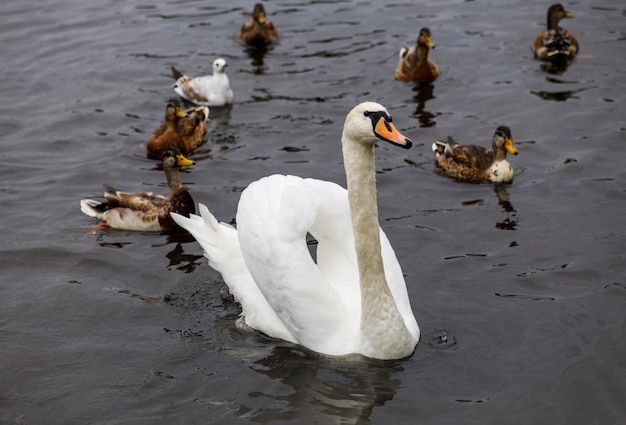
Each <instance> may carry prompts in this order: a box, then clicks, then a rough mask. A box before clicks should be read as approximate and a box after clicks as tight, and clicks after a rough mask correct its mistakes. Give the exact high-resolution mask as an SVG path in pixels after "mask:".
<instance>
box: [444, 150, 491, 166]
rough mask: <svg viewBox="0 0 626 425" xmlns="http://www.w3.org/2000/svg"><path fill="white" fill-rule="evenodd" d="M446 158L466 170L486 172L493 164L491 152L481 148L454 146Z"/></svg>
mask: <svg viewBox="0 0 626 425" xmlns="http://www.w3.org/2000/svg"><path fill="white" fill-rule="evenodd" d="M446 156H448V157H449V158H452V159H453V160H454V161H455V162H456V163H458V164H459V165H462V166H464V167H467V168H472V169H477V170H486V169H487V168H489V167H490V166H491V164H492V163H493V158H494V157H493V152H492V151H491V150H489V149H486V148H484V147H482V146H474V145H456V146H454V147H453V148H452V149H450V150H449V151H448V152H446Z"/></svg>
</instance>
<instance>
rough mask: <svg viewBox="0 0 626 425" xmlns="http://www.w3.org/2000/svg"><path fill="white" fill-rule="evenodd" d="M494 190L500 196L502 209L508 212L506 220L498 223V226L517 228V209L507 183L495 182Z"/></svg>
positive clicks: (500, 227) (509, 228) (499, 200)
mask: <svg viewBox="0 0 626 425" xmlns="http://www.w3.org/2000/svg"><path fill="white" fill-rule="evenodd" d="M493 190H494V191H495V192H496V196H497V197H498V204H500V206H501V207H502V210H503V211H504V212H506V213H507V214H508V215H507V217H506V218H505V219H504V220H502V221H499V222H497V223H496V228H498V229H500V230H515V229H516V227H517V223H518V220H517V211H516V210H515V208H514V207H513V204H511V201H510V199H509V192H508V190H507V185H506V184H503V183H497V184H494V186H493Z"/></svg>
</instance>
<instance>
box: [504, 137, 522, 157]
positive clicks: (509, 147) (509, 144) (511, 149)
mask: <svg viewBox="0 0 626 425" xmlns="http://www.w3.org/2000/svg"><path fill="white" fill-rule="evenodd" d="M504 149H506V151H507V152H508V153H510V154H511V155H517V154H518V153H519V151H518V150H517V147H515V144H514V143H513V139H511V138H510V137H508V138H507V139H506V140H505V141H504Z"/></svg>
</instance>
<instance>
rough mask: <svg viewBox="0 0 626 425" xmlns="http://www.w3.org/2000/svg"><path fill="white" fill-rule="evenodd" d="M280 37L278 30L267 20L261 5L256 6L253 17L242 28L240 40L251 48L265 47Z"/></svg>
mask: <svg viewBox="0 0 626 425" xmlns="http://www.w3.org/2000/svg"><path fill="white" fill-rule="evenodd" d="M276 37H278V28H277V27H276V25H274V24H273V23H272V21H270V20H269V19H267V17H266V15H265V8H264V7H263V5H262V4H261V3H257V4H255V5H254V11H253V12H252V17H251V18H250V19H248V20H247V21H246V22H244V24H243V25H242V26H241V30H239V38H240V39H241V41H243V42H244V43H246V44H248V45H250V46H256V47H265V46H267V45H268V44H271V43H273V42H274V40H276Z"/></svg>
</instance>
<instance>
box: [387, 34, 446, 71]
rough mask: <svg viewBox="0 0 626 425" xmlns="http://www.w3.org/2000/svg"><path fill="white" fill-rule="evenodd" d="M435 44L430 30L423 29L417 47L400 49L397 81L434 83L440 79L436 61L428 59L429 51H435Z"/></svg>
mask: <svg viewBox="0 0 626 425" xmlns="http://www.w3.org/2000/svg"><path fill="white" fill-rule="evenodd" d="M435 47H436V46H435V43H434V42H433V39H432V37H431V35H430V29H428V28H422V29H421V30H420V33H419V36H418V37H417V42H416V44H415V46H412V47H408V46H402V47H401V48H400V54H399V60H398V66H397V67H396V73H395V77H396V80H400V81H404V82H411V81H413V82H417V83H432V82H433V81H435V80H436V79H437V77H439V68H438V67H437V64H436V63H435V61H433V60H432V59H430V58H429V57H428V50H429V49H434V48H435Z"/></svg>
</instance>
